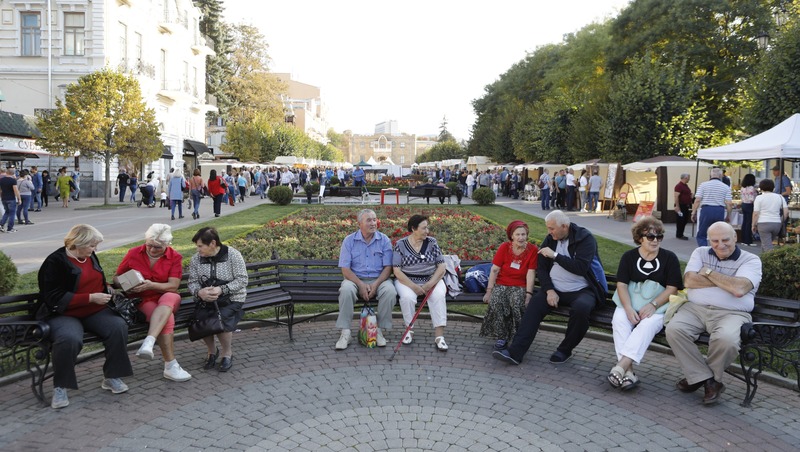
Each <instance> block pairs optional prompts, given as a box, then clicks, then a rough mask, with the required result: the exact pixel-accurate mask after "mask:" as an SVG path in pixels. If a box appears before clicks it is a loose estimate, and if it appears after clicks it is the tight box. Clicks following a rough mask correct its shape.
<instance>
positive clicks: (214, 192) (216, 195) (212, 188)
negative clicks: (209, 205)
mask: <svg viewBox="0 0 800 452" xmlns="http://www.w3.org/2000/svg"><path fill="white" fill-rule="evenodd" d="M227 189H228V186H227V185H226V184H225V181H224V180H223V179H222V178H221V177H217V170H213V169H212V170H211V172H210V173H209V174H208V194H209V195H211V199H213V200H214V216H215V217H218V216H219V212H220V207H221V206H222V196H223V195H225V191H226V190H227Z"/></svg>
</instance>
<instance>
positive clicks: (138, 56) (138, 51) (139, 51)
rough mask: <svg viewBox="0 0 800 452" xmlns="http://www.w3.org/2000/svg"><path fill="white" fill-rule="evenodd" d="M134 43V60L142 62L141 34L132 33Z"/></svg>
mask: <svg viewBox="0 0 800 452" xmlns="http://www.w3.org/2000/svg"><path fill="white" fill-rule="evenodd" d="M133 39H134V42H133V45H135V46H136V47H135V48H134V49H133V51H134V52H135V56H136V59H137V60H139V61H142V34H141V33H134V38H133Z"/></svg>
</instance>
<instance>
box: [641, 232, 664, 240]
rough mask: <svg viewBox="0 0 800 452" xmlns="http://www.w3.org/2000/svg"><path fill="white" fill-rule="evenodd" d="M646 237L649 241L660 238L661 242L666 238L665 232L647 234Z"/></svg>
mask: <svg viewBox="0 0 800 452" xmlns="http://www.w3.org/2000/svg"><path fill="white" fill-rule="evenodd" d="M645 238H646V239H647V241H648V242H652V241H653V240H658V241H659V242H660V241H662V240H664V234H657V235H656V234H647V235H646V236H645Z"/></svg>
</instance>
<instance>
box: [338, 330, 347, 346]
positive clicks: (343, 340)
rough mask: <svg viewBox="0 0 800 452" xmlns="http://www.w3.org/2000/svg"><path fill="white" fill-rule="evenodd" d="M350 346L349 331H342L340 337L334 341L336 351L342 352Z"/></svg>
mask: <svg viewBox="0 0 800 452" xmlns="http://www.w3.org/2000/svg"><path fill="white" fill-rule="evenodd" d="M348 345H350V330H342V335H341V336H339V340H338V341H336V350H344V349H346V348H347V346H348Z"/></svg>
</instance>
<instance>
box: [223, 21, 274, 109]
mask: <svg viewBox="0 0 800 452" xmlns="http://www.w3.org/2000/svg"><path fill="white" fill-rule="evenodd" d="M231 37H232V38H233V45H234V51H233V52H232V53H231V55H230V62H231V66H232V69H233V74H232V76H231V78H230V79H229V80H228V85H229V89H230V92H229V94H230V98H231V106H230V108H229V110H228V117H229V119H230V120H231V121H238V122H242V121H247V120H249V119H251V118H253V117H254V116H255V115H256V114H257V113H258V114H261V115H265V117H266V118H267V119H268V120H270V121H271V122H273V123H274V124H279V123H282V122H283V121H284V105H283V101H282V95H283V94H284V93H285V92H286V85H285V84H284V83H282V82H281V81H279V80H278V79H277V77H275V75H274V74H271V73H270V72H269V62H270V57H269V54H268V53H267V49H268V48H269V45H268V44H267V42H266V40H265V38H264V35H263V34H261V32H260V31H258V28H256V27H254V26H252V25H244V24H240V25H235V26H233V27H232V28H231Z"/></svg>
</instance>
